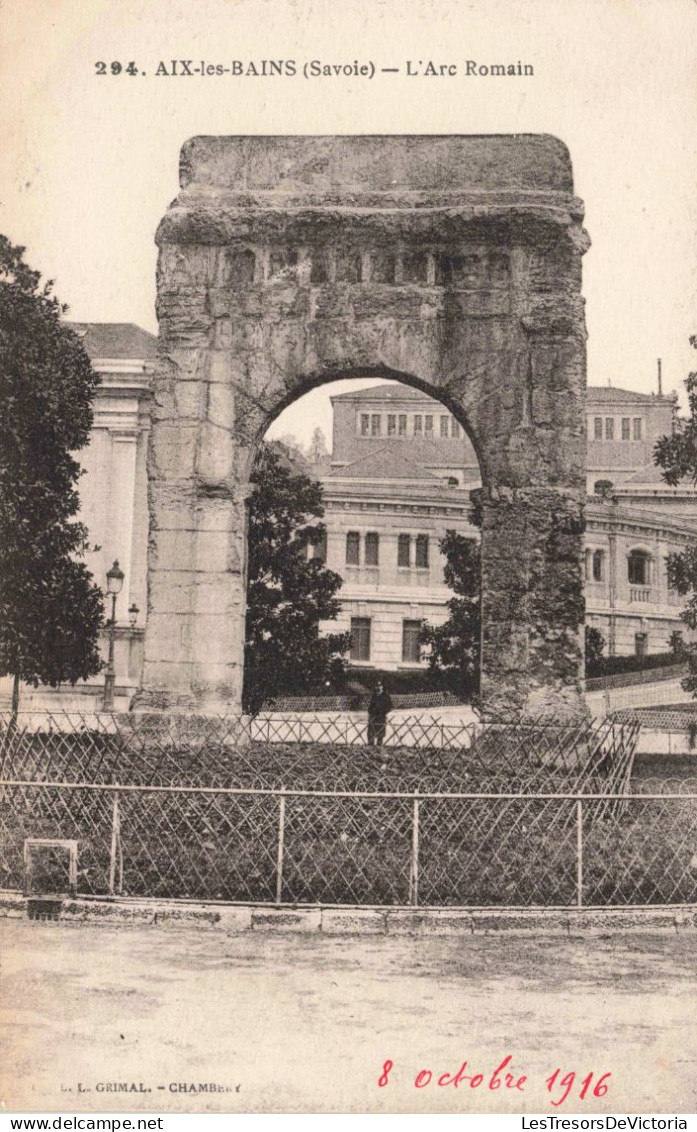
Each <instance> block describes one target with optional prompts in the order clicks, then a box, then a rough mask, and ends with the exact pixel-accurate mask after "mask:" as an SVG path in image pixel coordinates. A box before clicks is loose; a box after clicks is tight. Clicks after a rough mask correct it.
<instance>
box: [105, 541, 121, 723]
mask: <svg viewBox="0 0 697 1132" xmlns="http://www.w3.org/2000/svg"><path fill="white" fill-rule="evenodd" d="M124 577H125V574H124V572H123V570H120V569H119V563H118V559H116V560H115V561H114V565H113V566H112V567H111V570H107V575H106V585H107V591H108V593H110V594H111V620H110V621H109V659H108V661H107V666H106V672H105V673H104V711H113V710H114V684H115V682H116V673H115V671H114V636H115V631H116V598H117V597H118V595H119V594H120V593H121V588H122V586H123V580H124Z"/></svg>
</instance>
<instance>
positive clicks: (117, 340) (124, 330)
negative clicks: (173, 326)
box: [66, 322, 157, 361]
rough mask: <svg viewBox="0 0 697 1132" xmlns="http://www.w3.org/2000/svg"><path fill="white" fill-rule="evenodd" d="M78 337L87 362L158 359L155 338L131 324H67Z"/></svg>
mask: <svg viewBox="0 0 697 1132" xmlns="http://www.w3.org/2000/svg"><path fill="white" fill-rule="evenodd" d="M66 325H67V326H69V327H70V329H71V330H74V331H75V333H76V334H77V335H79V336H80V337H81V338H82V340H83V342H82V344H83V346H84V347H85V350H86V352H87V355H88V357H90V358H129V359H130V358H132V359H133V360H134V361H145V360H151V359H153V358H156V357H157V338H156V336H155V335H154V334H150V333H149V331H147V330H143V329H142V328H141V327H140V326H136V325H135V324H134V323H132V322H68V323H67V324H66Z"/></svg>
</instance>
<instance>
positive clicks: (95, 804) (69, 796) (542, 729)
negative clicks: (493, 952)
mask: <svg viewBox="0 0 697 1132" xmlns="http://www.w3.org/2000/svg"><path fill="white" fill-rule="evenodd" d="M349 722H350V723H351V724H352V726H353V727H354V728H355V731H354V732H350V731H349V732H347V731H345V730H344V728H345V725H346V721H344V720H342V719H339V720H336V719H334V720H332V719H331V718H328V719H327V718H322V717H319V716H310V717H301V718H298V717H287V716H285V717H277V716H274V717H270V718H267V719H264V718H261V717H258V718H257V719H256V720H254V721H249V720H246V719H244V718H242V717H225V718H202V717H195V716H184V715H183V716H180V717H176V718H173V717H163V716H133V717H131V716H121V715H113V716H112V715H105V716H99V717H84V716H77V717H76V716H75V715H74V714H70V715H60V716H59V715H44V716H41V717H37V716H36V715H27V716H26V717H23V716H20V717H19V718H18V719H17V720H13V719H11V718H9V717H6V718H5V719H4V720H2V719H1V718H0V764H1V767H0V887H7V888H15V889H16V888H21V887H23V886H26V885H27V879H26V877H27V870H28V873H29V875H30V876H31V886H32V887H33V888H34V889H35V890H36V891H41V890H42V889H43V890H44V891H47V892H51V891H54V892H55V891H57V888H56V886H57V885H58V889H60V886H61V885H62V886H63V887H64V888H65V887H66V886H67V887H68V888H69V889H70V888H74V889H76V891H77V892H78V893H83V894H85V895H116V894H124V895H129V896H145V897H168V898H177V899H205V900H226V901H238V902H239V901H242V902H255V903H256V902H259V903H265V902H270V903H280V904H294V903H332V904H349V905H353V904H368V905H373V906H375V905H387V906H391V905H417V904H418V905H419V906H422V905H424V906H435V907H438V906H453V905H473V904H474V905H482V906H483V905H504V906H538V905H540V906H544V905H578V904H579V903H580V904H582V905H584V906H585V905H586V904H589V903H601V904H602V903H605V904H617V903H619V904H626V903H630V904H631V903H636V902H640V903H654V902H658V903H660V902H663V901H672V902H676V901H677V902H680V901H691V900H692V899H694V898H695V895H696V894H695V893H694V881H695V878H697V872H696V871H695V869H694V866H693V865H691V864H689V862H688V861H687V857H688V856H689V858H690V860H691V859H692V856H693V855H694V853H695V852H696V851H697V821H696V820H695V812H696V809H695V805H694V800H695V798H696V797H697V790H696V791H695V792H694V793H689V794H687V793H680V790H681V789H682V790H684V789H685V787H684V786H681V787H680V789H678V788H676V789H674V790H673V791H672V792H671V793H670V794H665V795H663V794H660V796H657V797H656V798H653V797H652V796H650V795H649V794H648V793H646V792H644V794H642V795H641V796H633V795H632V793H630V789H629V786H630V775H631V770H632V763H633V758H634V750H635V747H636V740H637V735H638V724H637V723H636V722H634V721H632V722H628V723H618V722H616V721H612V720H604V721H597V720H596V721H589V720H581V721H579V722H576V723H572V724H568V723H561V722H554V721H550V720H549V719H543V720H515V721H504V722H502V721H496V722H491V723H477V724H476V725H464V724H461V725H457V724H454V725H445V724H441V723H438V722H436V723H435V724H434V721H433V720H430V719H423V720H419V719H418V718H414V719H410V720H406V721H405V720H401V721H396V722H395V727H394V729H393V731H392V733H390V732H389V731H388V732H387V734H386V735H385V742H384V743H383V744H381V745H380V746H379V747H375V746H373V747H371V746H366V744H365V737H366V732H365V721H364V720H361V721H356V720H353V721H349ZM3 723H4V726H3ZM400 728H403V730H400ZM337 734H339V735H340V736H341V737H342V739H341V741H338V740H337V738H336V736H337ZM646 862H648V863H649V865H650V867H649V868H648V869H646V868H645V864H646ZM71 877H72V878H73V879H72V880H71V879H70V878H71ZM56 878H57V879H56Z"/></svg>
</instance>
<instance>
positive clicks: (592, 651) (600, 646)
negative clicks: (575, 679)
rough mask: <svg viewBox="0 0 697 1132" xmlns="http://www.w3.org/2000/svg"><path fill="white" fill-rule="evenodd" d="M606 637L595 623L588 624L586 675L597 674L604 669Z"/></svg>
mask: <svg viewBox="0 0 697 1132" xmlns="http://www.w3.org/2000/svg"><path fill="white" fill-rule="evenodd" d="M604 648H605V638H604V636H603V634H602V633H601V632H600V629H596V628H595V626H594V625H586V676H596V675H598V673H599V672H600V671H601V670H602V665H603V660H604V657H603V650H604Z"/></svg>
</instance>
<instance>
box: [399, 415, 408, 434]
mask: <svg viewBox="0 0 697 1132" xmlns="http://www.w3.org/2000/svg"><path fill="white" fill-rule="evenodd" d="M398 434H399V436H406V435H407V414H406V413H400V414H399V418H398Z"/></svg>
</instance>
